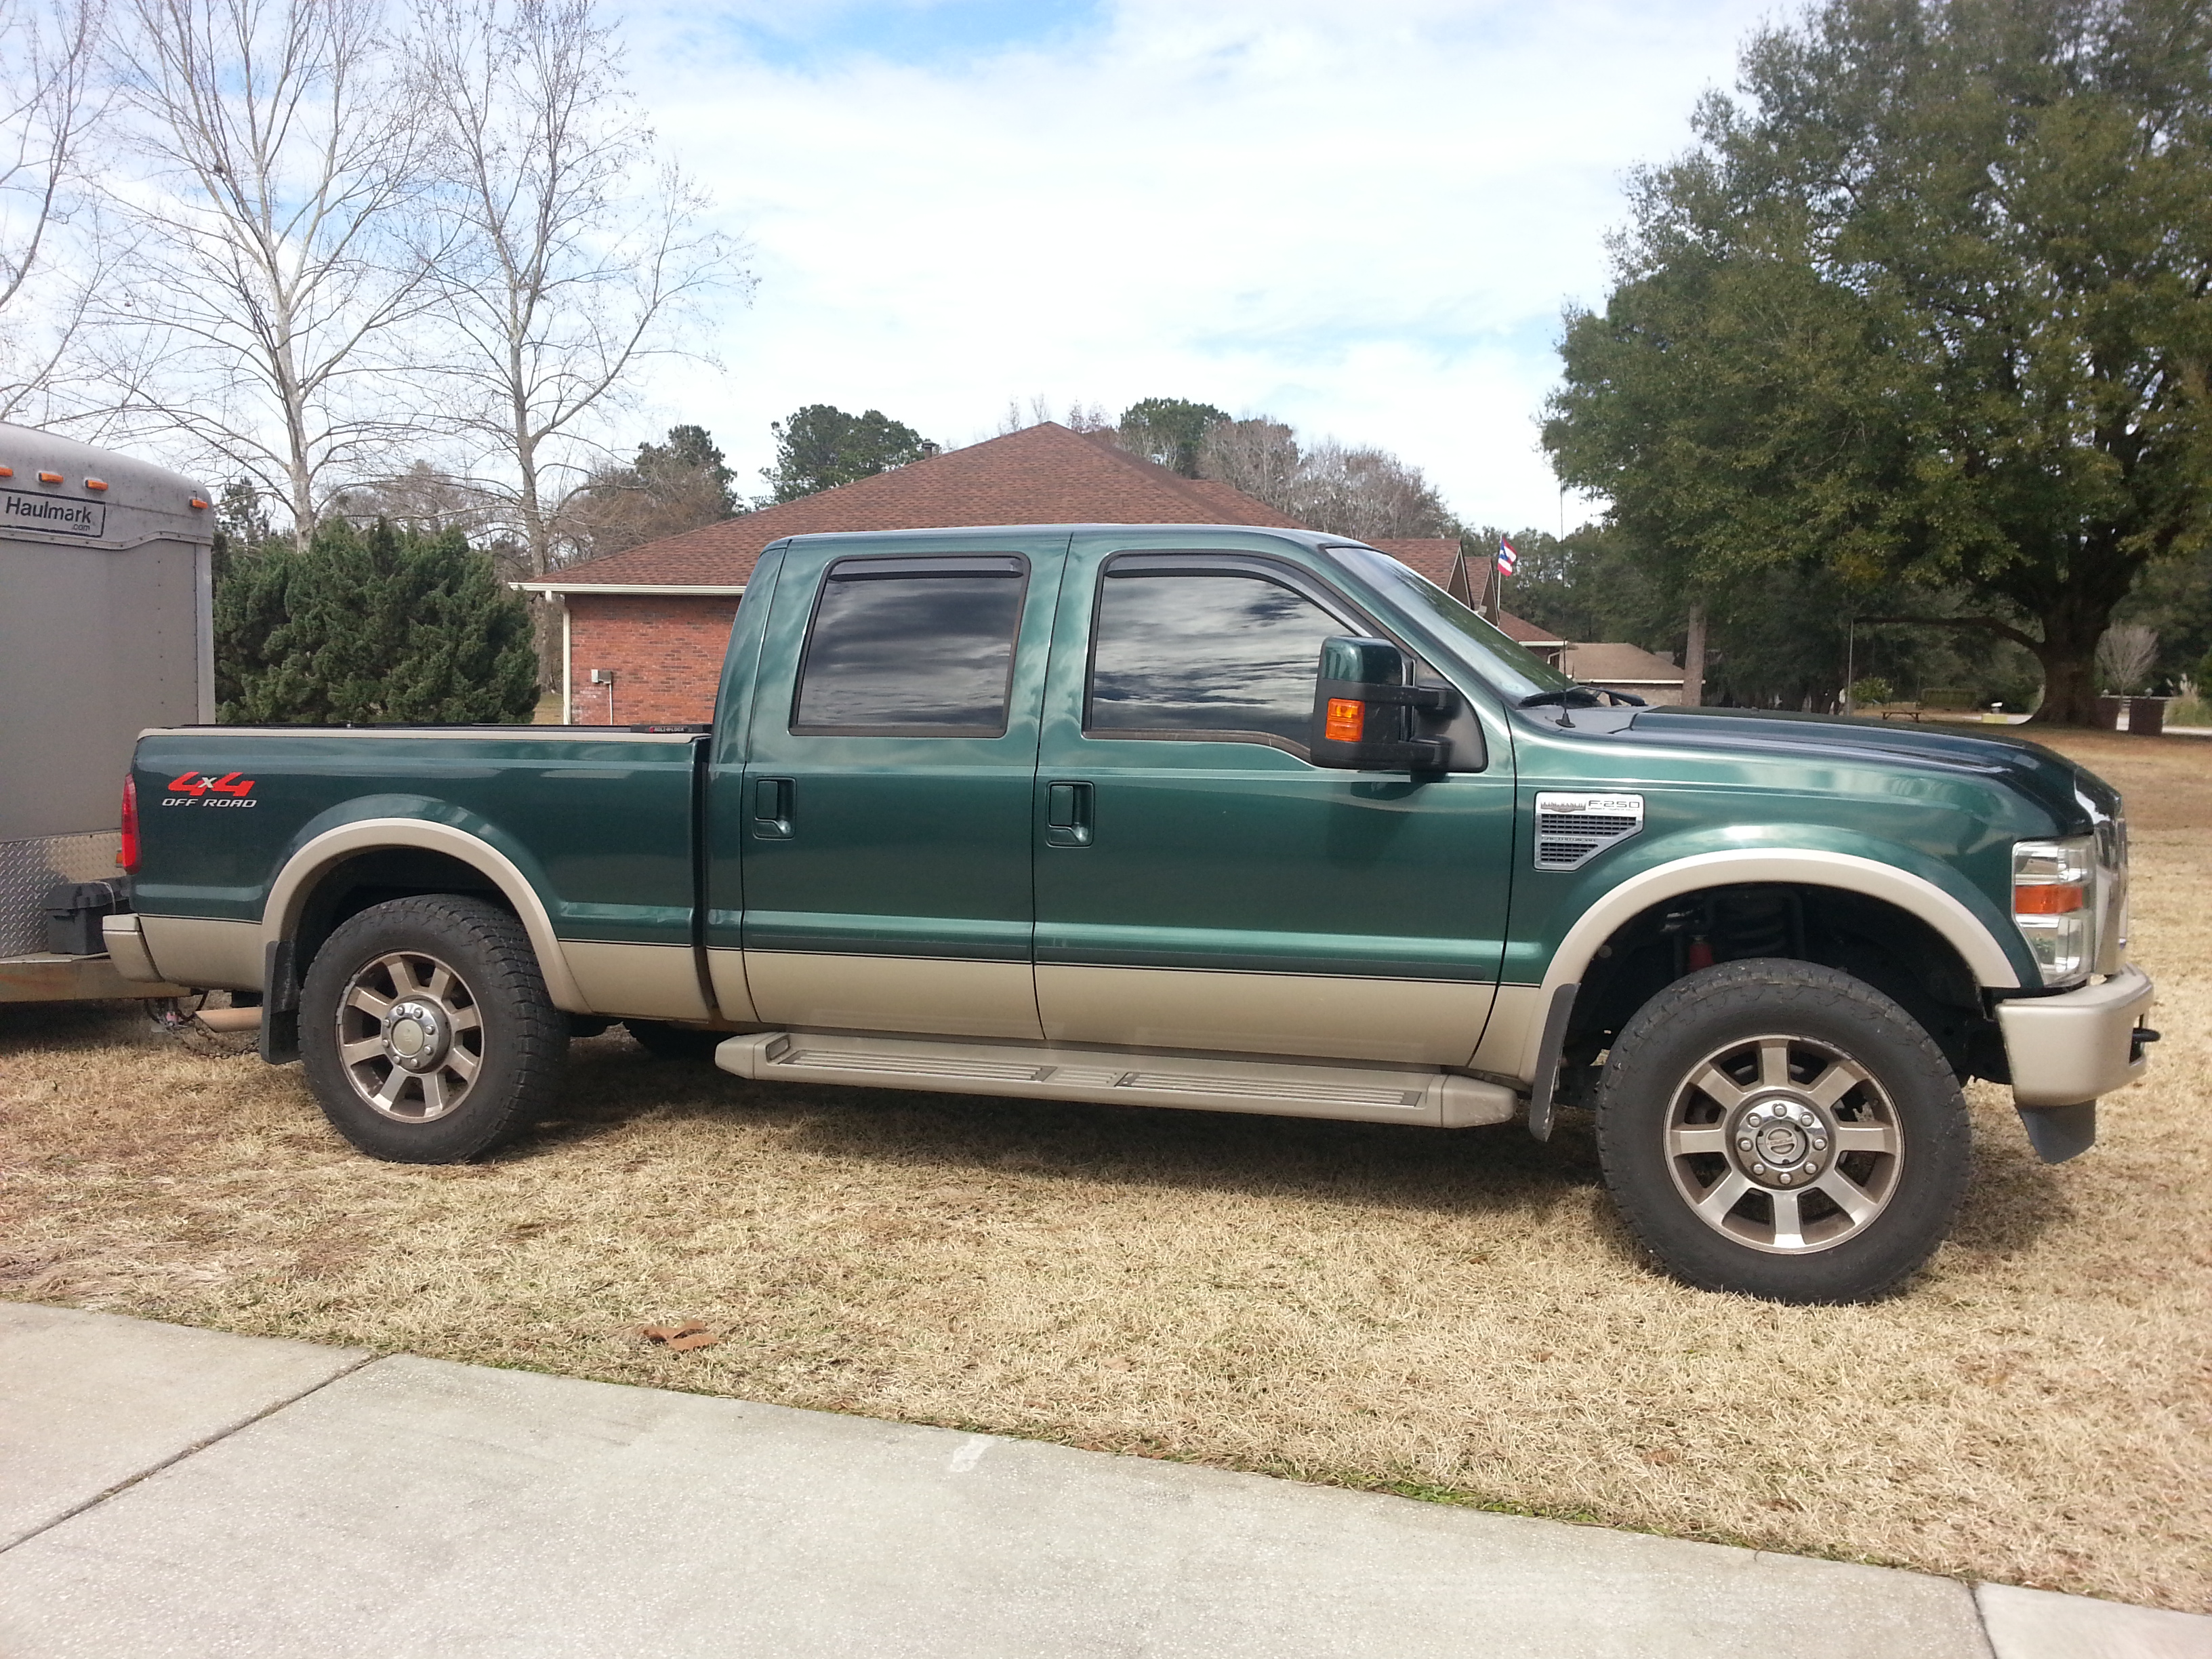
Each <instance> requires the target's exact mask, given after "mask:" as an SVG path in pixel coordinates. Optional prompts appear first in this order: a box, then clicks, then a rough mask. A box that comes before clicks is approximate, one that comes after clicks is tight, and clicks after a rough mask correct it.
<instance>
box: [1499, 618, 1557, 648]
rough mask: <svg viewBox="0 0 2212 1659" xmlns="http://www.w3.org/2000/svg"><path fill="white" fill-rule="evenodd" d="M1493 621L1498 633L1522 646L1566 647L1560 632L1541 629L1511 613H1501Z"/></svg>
mask: <svg viewBox="0 0 2212 1659" xmlns="http://www.w3.org/2000/svg"><path fill="white" fill-rule="evenodd" d="M1492 621H1493V622H1495V623H1497V624H1498V631H1499V632H1500V633H1502V634H1504V635H1505V637H1506V638H1507V639H1509V640H1512V641H1515V642H1516V643H1518V644H1521V645H1565V643H1566V641H1565V640H1563V639H1561V638H1560V637H1559V633H1558V630H1556V629H1550V628H1539V627H1537V626H1536V624H1535V623H1532V622H1523V621H1522V620H1521V618H1520V617H1516V616H1515V615H1514V614H1513V613H1512V612H1511V611H1499V612H1498V615H1497V616H1496V617H1492Z"/></svg>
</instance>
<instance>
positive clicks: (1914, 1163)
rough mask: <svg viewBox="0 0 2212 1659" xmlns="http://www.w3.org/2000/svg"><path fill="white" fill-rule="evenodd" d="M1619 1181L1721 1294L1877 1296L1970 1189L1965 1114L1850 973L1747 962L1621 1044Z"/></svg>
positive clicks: (1634, 1216) (1626, 1032)
mask: <svg viewBox="0 0 2212 1659" xmlns="http://www.w3.org/2000/svg"><path fill="white" fill-rule="evenodd" d="M1596 1105H1597V1139H1598V1156H1599V1159H1600V1162H1601V1164H1602V1166H1603V1168H1604V1170H1605V1179H1606V1185H1607V1188H1609V1189H1610V1190H1611V1192H1612V1194H1613V1200H1614V1202H1615V1203H1616V1204H1618V1205H1619V1206H1620V1212H1621V1216H1622V1218H1623V1219H1625V1220H1626V1222H1627V1224H1628V1226H1629V1230H1630V1231H1632V1232H1633V1233H1634V1234H1635V1235H1636V1237H1637V1238H1638V1241H1639V1242H1640V1243H1642V1244H1643V1245H1644V1248H1645V1249H1649V1250H1650V1252H1651V1253H1652V1255H1655V1256H1656V1257H1658V1259H1659V1260H1660V1261H1662V1263H1663V1264H1664V1265H1665V1266H1666V1267H1667V1268H1668V1271H1669V1272H1671V1273H1674V1275H1675V1276H1676V1277H1677V1278H1680V1279H1683V1280H1684V1281H1686V1283H1688V1284H1691V1285H1697V1286H1698V1287H1699V1288H1700V1289H1703V1290H1711V1291H1741V1292H1742V1293H1744V1294H1746V1295H1750V1296H1757V1297H1765V1298H1766V1299H1768V1300H1770V1301H1775V1302H1799V1303H1838V1302H1863V1301H1869V1300H1871V1299H1872V1298H1874V1297H1878V1296H1880V1295H1881V1294H1882V1293H1883V1292H1884V1291H1887V1290H1889V1289H1890V1288H1891V1287H1892V1286H1893V1285H1896V1284H1897V1283H1898V1282H1899V1280H1900V1279H1904V1278H1905V1276H1906V1275H1907V1274H1909V1273H1911V1272H1912V1271H1913V1270H1914V1269H1916V1268H1917V1267H1920V1266H1921V1265H1922V1264H1923V1262H1925V1261H1927V1260H1928V1258H1929V1256H1930V1255H1933V1254H1934V1253H1935V1250H1936V1246H1937V1245H1939V1244H1941V1243H1942V1242H1943V1238H1944V1236H1945V1235H1946V1234H1947V1233H1948V1232H1949V1231H1950V1228H1951V1222H1952V1219H1953V1218H1954V1216H1955V1215H1956V1213H1957V1212H1958V1207H1959V1202H1960V1198H1961V1196H1962V1195H1963V1194H1964V1193H1965V1190H1966V1175H1967V1166H1968V1152H1969V1149H1968V1129H1967V1119H1966V1100H1965V1098H1964V1097H1962V1096H1961V1095H1960V1091H1959V1084H1958V1079H1956V1078H1955V1077H1954V1075H1953V1073H1952V1071H1951V1067H1950V1066H1949V1065H1948V1063H1947V1062H1946V1061H1945V1060H1944V1058H1943V1055H1942V1051H1941V1050H1940V1049H1938V1048H1936V1044H1935V1043H1934V1042H1932V1041H1930V1040H1929V1036H1928V1034H1927V1033H1926V1032H1925V1031H1924V1030H1922V1029H1921V1027H1920V1026H1919V1025H1918V1024H1917V1023H1916V1022H1915V1021H1914V1020H1913V1018H1912V1017H1911V1015H1910V1014H1908V1013H1906V1012H1905V1010H1904V1009H1903V1008H1901V1007H1899V1006H1898V1005H1897V1004H1896V1003H1895V1002H1893V1001H1892V1000H1890V999H1889V998H1888V997H1886V996H1884V995H1883V994H1881V992H1879V991H1877V990H1875V988H1874V987H1872V986H1870V985H1868V984H1866V983H1865V982H1864V981H1860V980H1857V979H1853V978H1852V977H1851V976H1850V975H1848V974H1842V973H1838V972H1837V971H1835V970H1834V969H1829V968H1821V967H1817V966H1815V965H1814V964H1812V963H1803V962H1793V961H1785V960H1778V959H1776V960H1757V961H1749V962H1734V963H1726V964H1724V965H1723V966H1721V967H1717V968H1709V969H1705V970H1704V971H1702V972H1699V973H1695V974H1692V975H1689V976H1688V977H1686V978H1685V979H1681V980H1678V981H1675V982H1674V984H1672V985H1670V986H1668V987H1667V988H1666V989H1665V990H1664V991H1662V992H1661V993H1660V994H1658V995H1657V996H1656V997H1654V998H1652V1000H1650V1002H1648V1003H1646V1004H1645V1005H1644V1006H1643V1007H1642V1008H1641V1009H1639V1010H1638V1011H1637V1012H1636V1014H1635V1015H1634V1017H1633V1018H1631V1019H1630V1020H1629V1022H1628V1024H1626V1026H1625V1027H1624V1028H1622V1030H1621V1032H1620V1036H1619V1037H1618V1038H1616V1039H1615V1041H1614V1042H1613V1048H1612V1052H1611V1054H1609V1056H1608V1057H1607V1062H1606V1066H1605V1070H1604V1073H1603V1076H1602V1077H1601V1079H1600V1082H1599V1085H1598V1093H1597V1102H1596Z"/></svg>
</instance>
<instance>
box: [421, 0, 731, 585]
mask: <svg viewBox="0 0 2212 1659" xmlns="http://www.w3.org/2000/svg"><path fill="white" fill-rule="evenodd" d="M418 27H419V31H420V34H421V37H422V64H423V83H424V87H425V89H426V92H427V94H428V104H429V106H430V107H431V108H432V109H433V110H434V111H435V118H436V121H437V132H438V146H439V167H438V171H439V173H440V184H441V195H440V197H439V201H438V207H437V216H438V218H439V220H440V221H441V225H442V229H443V240H444V242H445V245H446V247H445V252H444V256H443V257H442V258H441V259H440V261H439V262H438V266H437V277H436V283H437V288H438V292H439V295H440V296H441V302H442V303H441V315H442V317H443V318H444V319H445V321H446V322H447V325H450V327H451V328H452V329H453V331H455V333H456V334H457V335H458V341H457V344H458V347H459V349H457V350H455V351H453V353H451V354H450V355H449V356H447V359H446V361H445V362H444V363H443V365H442V375H443V379H444V380H445V383H446V385H447V389H448V392H449V394H450V395H449V398H448V404H449V407H450V410H451V412H452V416H453V422H454V424H455V426H456V428H458V429H459V431H460V432H461V433H462V434H463V435H465V438H466V439H467V440H468V441H470V442H471V447H473V449H474V450H475V452H476V453H475V454H474V455H473V456H472V457H471V464H470V466H469V468H468V469H467V476H468V477H469V479H470V481H471V483H473V484H474V485H475V486H476V487H477V489H479V490H480V491H481V492H482V493H483V496H484V499H485V501H486V502H487V504H488V506H489V507H490V508H491V509H492V511H493V513H494V515H495V517H496V518H498V519H500V520H504V521H505V523H506V527H507V528H508V529H509V530H510V531H511V532H512V533H513V535H514V536H515V537H516V538H517V539H519V540H520V542H521V544H523V546H524V547H525V549H526V550H527V558H528V563H529V566H530V569H531V573H532V574H535V575H541V576H542V575H544V574H546V573H547V572H549V571H550V570H551V569H552V568H554V567H555V566H556V564H558V563H559V562H561V561H562V554H563V553H564V551H566V550H568V544H570V543H572V542H573V541H574V536H575V532H577V531H578V530H579V529H580V526H567V525H564V523H563V513H564V508H566V507H568V504H569V503H570V501H571V500H572V498H574V495H575V493H576V491H577V489H578V488H579V487H580V486H581V485H582V484H583V483H584V482H585V480H586V476H587V472H588V470H589V468H590V467H591V465H592V462H593V461H594V460H595V459H598V460H602V461H603V460H604V459H605V450H604V448H602V447H599V446H598V445H595V444H593V443H592V442H591V441H589V435H588V433H587V431H586V428H587V425H588V423H589V422H590V420H591V417H592V416H593V415H594V414H596V413H600V412H603V410H602V405H604V404H611V403H614V402H616V401H618V400H620V399H621V398H623V395H624V393H625V392H626V391H627V389H628V387H629V385H630V384H631V383H632V382H633V380H634V379H635V375H636V374H637V373H638V371H639V370H640V369H641V368H642V367H643V366H644V365H645V364H646V363H647V362H648V361H649V360H651V359H653V358H657V357H667V356H682V355H693V354H692V353H691V352H690V348H688V347H687V346H686V344H685V343H684V342H683V340H682V339H680V338H679V337H678V334H677V325H678V323H679V322H680V320H681V319H682V317H683V316H684V313H685V312H686V311H687V310H688V309H689V308H690V307H691V306H692V305H693V304H694V302H696V301H698V300H699V299H701V298H702V297H703V296H704V295H706V294H708V292H709V291H711V290H714V289H730V288H738V289H745V290H750V286H751V282H750V277H749V276H747V275H746V274H745V273H744V271H743V270H740V269H739V268H738V263H737V261H738V257H739V252H740V250H739V249H738V247H737V246H735V245H733V244H732V242H730V241H729V240H728V239H726V238H725V237H723V236H721V235H719V234H716V233H714V231H712V230H710V229H707V228H702V225H701V219H702V215H703V213H704V211H705V209H706V205H707V204H706V199H705V197H703V196H702V193H701V192H700V191H698V190H697V189H696V187H695V186H694V185H692V184H691V182H690V180H689V179H686V178H684V175H683V174H682V173H678V171H677V170H676V169H675V168H674V167H668V166H656V165H655V163H654V161H653V133H652V131H651V130H650V129H649V128H647V126H646V125H645V123H644V120H643V118H642V117H641V114H640V112H639V111H638V109H637V106H636V105H635V102H634V101H633V100H631V98H630V97H629V94H628V92H627V91H626V90H625V88H624V86H623V70H622V54H621V50H620V48H619V46H617V44H616V42H615V40H614V38H613V31H612V29H611V27H610V26H609V25H607V24H605V23H604V22H602V21H600V20H599V16H598V15H597V13H596V11H595V9H594V6H593V3H592V0H420V3H419V8H418ZM641 172H643V173H649V179H650V182H649V183H647V184H646V185H644V186H643V187H640V184H639V180H638V175H639V174H640V173H641Z"/></svg>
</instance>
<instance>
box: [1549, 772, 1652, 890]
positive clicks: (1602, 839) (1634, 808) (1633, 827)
mask: <svg viewBox="0 0 2212 1659" xmlns="http://www.w3.org/2000/svg"><path fill="white" fill-rule="evenodd" d="M1643 828H1644V797H1643V796H1641V795H1584V794H1568V793H1561V792H1559V791H1555V790H1548V789H1547V790H1543V791H1541V792H1539V793H1538V794H1537V796H1536V835H1535V865H1536V868H1538V869H1539V870H1558V871H1568V870H1579V869H1581V868H1582V867H1583V866H1584V865H1585V864H1588V863H1589V861H1590V860H1592V859H1594V858H1595V857H1596V856H1597V855H1598V854H1600V853H1602V852H1604V851H1605V850H1606V848H1608V847H1614V846H1618V845H1619V844H1620V842H1624V841H1626V840H1627V839H1628V838H1629V837H1630V836H1633V835H1636V834H1638V833H1639V832H1640V831H1641V830H1642V829H1643Z"/></svg>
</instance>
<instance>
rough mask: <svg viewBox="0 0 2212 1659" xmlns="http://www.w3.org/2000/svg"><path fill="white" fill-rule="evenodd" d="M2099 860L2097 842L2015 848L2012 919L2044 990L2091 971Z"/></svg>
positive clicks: (2083, 838)
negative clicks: (2038, 969) (2032, 958)
mask: <svg viewBox="0 0 2212 1659" xmlns="http://www.w3.org/2000/svg"><path fill="white" fill-rule="evenodd" d="M2096 858H2097V843H2096V838H2095V837H2094V836H2071V837H2069V839H2067V840H2065V841H2023V842H2015V843H2014V844H2013V849H2012V919H2013V921H2014V923H2015V926H2017V927H2019V929H2020V932H2021V938H2023V939H2026V940H2027V948H2028V949H2029V950H2030V951H2033V952H2034V954H2035V962H2036V965H2037V966H2038V967H2039V968H2040V969H2042V970H2043V978H2044V982H2045V984H2053V985H2056V984H2063V983H2064V982H2065V981H2069V980H2074V979H2080V978H2082V977H2083V976H2084V975H2087V973H2088V971H2089V963H2090V961H2091V959H2092V958H2093V957H2094V956H2095V954H2096V950H2097V927H2096V915H2097V913H2096V908H2095V902H2096V876H2097V866H2096Z"/></svg>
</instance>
